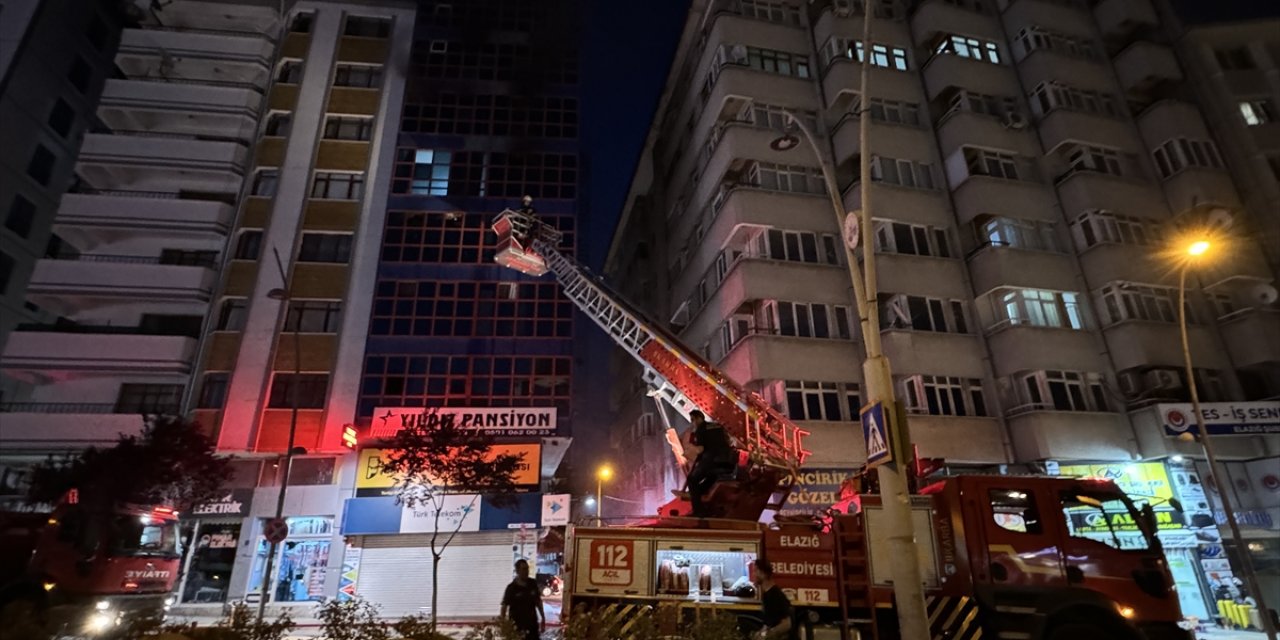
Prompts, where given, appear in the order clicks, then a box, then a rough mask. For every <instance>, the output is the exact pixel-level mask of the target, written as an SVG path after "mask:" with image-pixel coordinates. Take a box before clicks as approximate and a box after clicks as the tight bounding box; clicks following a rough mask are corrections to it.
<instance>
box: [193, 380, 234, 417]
mask: <svg viewBox="0 0 1280 640" xmlns="http://www.w3.org/2000/svg"><path fill="white" fill-rule="evenodd" d="M230 381H231V374H229V373H206V374H204V382H203V383H202V384H201V385H200V397H199V398H198V399H197V400H196V408H197V409H221V408H222V406H223V404H225V403H226V401H227V385H228V383H230Z"/></svg>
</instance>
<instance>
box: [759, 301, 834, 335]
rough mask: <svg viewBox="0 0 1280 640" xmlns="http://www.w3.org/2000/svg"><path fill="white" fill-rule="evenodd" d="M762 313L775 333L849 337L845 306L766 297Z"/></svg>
mask: <svg viewBox="0 0 1280 640" xmlns="http://www.w3.org/2000/svg"><path fill="white" fill-rule="evenodd" d="M764 309H765V315H766V317H767V318H768V319H769V320H770V321H771V324H772V326H774V327H777V332H778V334H779V335H783V336H792V337H796V338H831V339H837V340H850V339H852V337H853V336H852V329H851V325H850V323H849V319H850V318H852V317H853V316H852V314H851V313H850V312H849V307H844V306H838V305H827V304H818V303H807V302H782V301H772V300H770V301H768V302H766V303H765V307H764Z"/></svg>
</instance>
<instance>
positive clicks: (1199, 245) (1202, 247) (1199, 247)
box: [1187, 240, 1213, 256]
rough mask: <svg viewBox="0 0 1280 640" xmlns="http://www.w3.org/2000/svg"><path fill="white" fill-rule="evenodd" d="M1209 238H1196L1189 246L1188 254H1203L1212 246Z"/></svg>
mask: <svg viewBox="0 0 1280 640" xmlns="http://www.w3.org/2000/svg"><path fill="white" fill-rule="evenodd" d="M1211 246H1213V245H1211V244H1210V243H1209V241H1208V240H1196V241H1195V242H1192V243H1191V244H1190V245H1189V246H1188V247H1187V254H1188V255H1192V256H1202V255H1204V253H1205V252H1206V251H1208V250H1209V247H1211Z"/></svg>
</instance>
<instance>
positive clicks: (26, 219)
mask: <svg viewBox="0 0 1280 640" xmlns="http://www.w3.org/2000/svg"><path fill="white" fill-rule="evenodd" d="M35 219H36V205H35V204H34V203H32V202H31V201H30V200H28V199H26V198H24V197H22V196H20V195H15V196H13V203H12V204H10V205H9V215H7V216H5V219H4V226H5V227H7V228H8V229H9V230H10V231H12V232H14V233H16V234H18V235H20V236H22V237H24V238H26V237H29V236H30V235H31V223H32V222H34V221H35Z"/></svg>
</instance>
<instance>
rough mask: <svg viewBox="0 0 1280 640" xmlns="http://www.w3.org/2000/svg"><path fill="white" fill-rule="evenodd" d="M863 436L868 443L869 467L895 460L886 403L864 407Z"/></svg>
mask: <svg viewBox="0 0 1280 640" xmlns="http://www.w3.org/2000/svg"><path fill="white" fill-rule="evenodd" d="M862 438H863V441H864V442H866V444H867V468H868V469H871V468H874V467H878V466H880V465H882V464H884V463H886V462H893V450H892V449H890V448H889V423H888V422H887V421H886V420H885V415H884V405H883V404H881V403H879V402H877V403H875V404H872V405H868V406H866V407H863V408H862Z"/></svg>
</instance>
